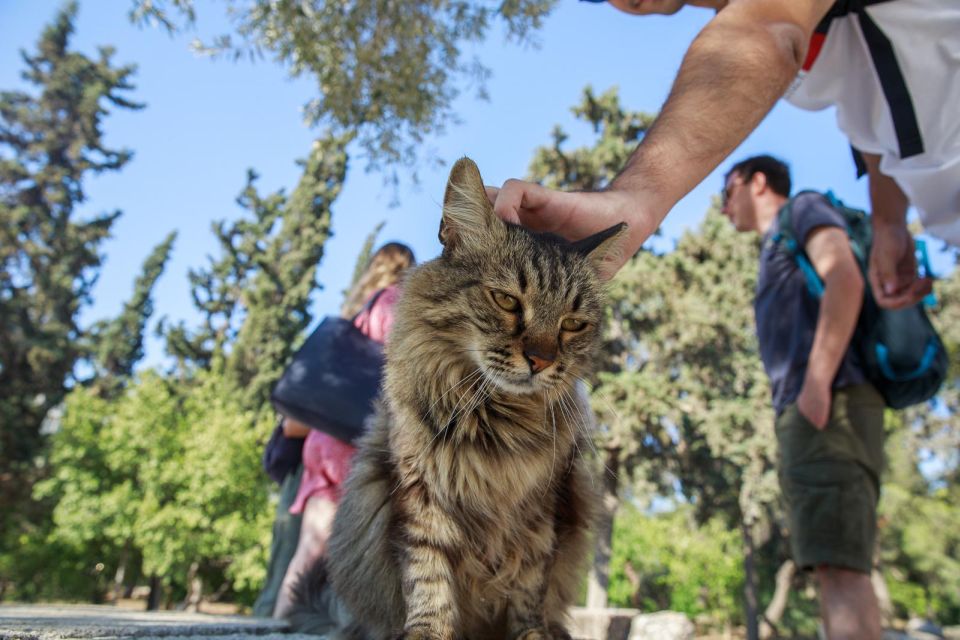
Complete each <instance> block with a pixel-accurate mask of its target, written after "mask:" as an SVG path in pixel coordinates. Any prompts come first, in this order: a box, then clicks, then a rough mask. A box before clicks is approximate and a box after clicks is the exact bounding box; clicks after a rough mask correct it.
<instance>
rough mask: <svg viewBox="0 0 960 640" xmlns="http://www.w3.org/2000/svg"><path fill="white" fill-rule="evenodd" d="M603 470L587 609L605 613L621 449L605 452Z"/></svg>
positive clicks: (613, 447) (588, 579)
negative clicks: (601, 494) (603, 610)
mask: <svg viewBox="0 0 960 640" xmlns="http://www.w3.org/2000/svg"><path fill="white" fill-rule="evenodd" d="M605 458H606V459H605V460H604V465H605V466H604V468H603V496H602V497H601V504H600V517H599V518H598V522H597V541H596V548H595V551H594V556H593V566H592V567H591V568H590V575H589V576H588V577H587V603H586V605H587V608H588V609H605V608H606V606H607V588H608V587H609V586H610V553H611V550H612V547H613V518H614V516H615V515H616V513H617V507H618V506H619V505H620V498H619V493H618V491H617V490H618V488H619V487H618V486H617V472H618V471H619V465H620V463H619V460H620V447H619V446H611V447H608V448H607V449H606V456H605Z"/></svg>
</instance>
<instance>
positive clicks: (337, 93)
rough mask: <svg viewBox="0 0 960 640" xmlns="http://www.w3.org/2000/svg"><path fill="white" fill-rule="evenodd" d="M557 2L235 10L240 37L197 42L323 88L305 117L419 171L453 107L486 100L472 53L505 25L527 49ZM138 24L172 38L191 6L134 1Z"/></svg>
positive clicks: (241, 3) (189, 18)
mask: <svg viewBox="0 0 960 640" xmlns="http://www.w3.org/2000/svg"><path fill="white" fill-rule="evenodd" d="M554 3H555V0H506V1H505V2H499V3H494V4H493V5H491V4H489V3H483V2H469V1H466V0H432V1H430V2H397V3H384V2H379V1H376V0H359V1H354V2H349V3H344V2H336V1H332V0H309V1H307V2H273V1H270V0H228V2H227V3H226V4H227V12H228V14H229V16H230V17H231V19H232V22H233V25H234V29H235V33H232V34H224V35H221V36H218V37H216V38H214V40H213V41H212V42H210V43H205V44H204V43H199V42H195V43H194V47H195V49H197V50H198V51H200V52H202V53H205V54H209V55H214V56H226V57H230V58H233V59H238V58H241V57H251V58H255V57H261V56H265V57H269V58H271V59H273V60H274V61H275V62H277V63H278V64H280V65H282V66H283V67H285V68H286V69H287V70H288V71H289V72H290V74H291V75H292V76H294V77H299V76H307V77H311V78H313V79H314V80H315V81H316V86H317V89H316V95H315V97H314V98H313V99H312V100H310V102H308V103H307V105H306V107H305V112H306V116H307V120H308V121H309V122H310V123H311V124H317V123H319V124H322V125H324V126H329V127H331V128H332V129H333V130H334V131H336V132H338V133H341V134H342V133H344V132H355V133H356V134H357V136H358V142H359V144H360V146H361V148H362V149H363V151H364V153H365V155H366V156H367V159H368V161H369V163H370V167H379V166H381V165H396V164H397V163H402V164H406V165H407V166H413V165H414V164H415V163H416V161H417V160H420V159H422V154H423V141H424V139H425V138H426V137H427V136H429V135H431V134H435V133H438V132H442V131H443V130H444V128H445V127H446V125H447V124H448V123H450V122H455V121H456V114H455V113H454V112H453V110H452V105H453V101H454V100H455V98H456V97H457V96H458V95H459V94H460V92H461V89H462V88H463V87H466V86H473V87H476V90H477V92H478V94H479V95H480V96H485V81H486V78H487V77H488V76H489V73H490V72H489V70H488V69H487V68H486V67H484V66H483V64H482V62H481V61H480V60H479V59H477V58H467V57H466V56H465V54H464V53H463V49H464V48H465V47H467V46H469V45H472V44H474V43H478V42H482V41H483V40H484V39H485V38H486V37H487V35H488V33H489V32H490V29H491V28H493V27H494V25H495V24H497V23H498V22H499V23H501V24H502V26H503V27H504V28H505V29H506V33H507V36H508V37H509V38H511V39H517V40H521V41H524V40H526V39H527V38H528V36H529V34H530V32H532V31H533V30H535V29H537V28H539V27H540V25H541V23H542V20H543V18H544V17H546V15H547V14H548V13H549V11H550V9H551V8H552V7H553V5H554ZM130 16H131V19H133V20H134V21H135V22H137V23H140V24H144V23H151V22H157V23H159V24H160V25H161V26H163V27H164V28H166V29H168V30H170V31H177V30H180V29H182V28H186V27H189V26H192V23H193V21H194V18H195V14H194V2H193V1H192V0H171V1H170V2H163V1H162V0H132V10H131V12H130Z"/></svg>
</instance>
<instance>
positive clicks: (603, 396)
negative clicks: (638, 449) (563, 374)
mask: <svg viewBox="0 0 960 640" xmlns="http://www.w3.org/2000/svg"><path fill="white" fill-rule="evenodd" d="M570 375H572V376H573V377H574V378H576V379H577V380H579V381H580V382H582V383H583V384H585V385H587V386H588V387H589V386H590V384H589V383H588V382H587V380H586V379H585V378H583V377H582V376H578V375H576V374H575V373H571V374H570ZM591 394H595V395H596V396H597V397H598V398H600V399H601V400H602V401H603V403H604V404H605V405H606V406H607V409H608V410H609V411H610V413H611V414H613V417H614V419H616V421H617V423H618V424H619V423H620V422H621V421H622V419H621V418H620V413H619V412H618V411H617V410H616V408H615V407H614V406H613V404H612V403H611V402H610V399H609V397H608V396H607V394H605V393H603V392H602V391H600V390H599V389H597V388H596V387H592V388H591Z"/></svg>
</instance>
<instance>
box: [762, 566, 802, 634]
mask: <svg viewBox="0 0 960 640" xmlns="http://www.w3.org/2000/svg"><path fill="white" fill-rule="evenodd" d="M796 573H797V565H796V564H794V562H793V560H787V561H786V562H784V563H783V564H782V565H780V568H779V569H777V583H776V589H775V590H774V592H773V597H772V598H771V599H770V604H768V605H767V609H766V611H764V612H763V622H761V623H760V638H761V640H768V639H769V638H773V637H774V633H775V628H776V625H777V623H778V622H780V618H782V617H783V612H784V610H786V608H787V599H788V598H789V596H790V585H792V584H793V576H794V575H795V574H796Z"/></svg>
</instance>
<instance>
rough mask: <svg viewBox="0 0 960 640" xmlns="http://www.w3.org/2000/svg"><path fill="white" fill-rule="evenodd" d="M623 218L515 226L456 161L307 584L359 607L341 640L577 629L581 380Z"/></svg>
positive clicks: (584, 411)
mask: <svg viewBox="0 0 960 640" xmlns="http://www.w3.org/2000/svg"><path fill="white" fill-rule="evenodd" d="M625 226H626V225H623V224H621V225H617V226H616V227H613V228H611V229H608V230H607V231H605V232H602V233H600V234H597V235H596V236H593V237H591V238H588V239H586V240H583V241H580V242H579V243H568V242H567V241H565V240H563V239H561V238H559V237H556V236H553V235H549V234H535V233H532V232H529V231H527V230H525V229H522V228H520V227H518V226H514V225H508V224H506V223H504V222H502V221H501V220H500V219H499V218H497V216H496V215H495V214H494V212H493V208H492V207H491V206H490V203H489V201H488V200H487V197H486V194H485V192H484V188H483V182H482V180H481V178H480V173H479V171H478V170H477V167H476V165H475V164H474V163H473V162H472V161H471V160H469V159H467V158H463V159H461V160H460V161H459V162H457V164H456V165H455V166H454V167H453V170H452V171H451V174H450V180H449V182H448V184H447V189H446V194H445V196H444V203H443V219H442V222H441V225H440V241H441V242H442V244H443V247H444V250H443V254H442V256H441V257H439V258H437V259H436V260H433V261H431V262H429V263H426V264H424V265H423V266H421V267H419V268H418V269H416V270H414V271H413V272H412V273H411V274H410V275H409V276H408V278H407V279H406V281H405V283H404V290H403V296H402V299H401V301H400V303H399V304H398V307H397V310H396V319H395V321H394V326H393V332H392V334H391V336H390V339H389V340H388V342H387V364H386V380H385V383H384V390H383V400H382V403H381V406H380V407H379V409H378V412H377V416H376V419H375V425H374V427H373V429H372V431H371V433H369V434H368V435H367V436H366V437H365V439H364V440H363V441H362V444H361V445H360V450H359V452H358V453H357V455H356V457H355V458H354V463H353V464H354V466H353V470H352V472H351V474H350V477H349V479H348V480H347V483H346V488H345V492H344V497H343V500H342V502H341V504H340V507H339V510H338V512H337V516H336V520H335V522H334V528H333V534H332V538H331V540H330V543H329V549H328V558H327V560H325V563H326V566H325V567H323V566H320V567H317V568H316V570H315V571H314V572H313V575H310V576H307V578H306V581H307V582H311V581H312V582H314V583H316V582H317V581H322V580H325V579H329V580H330V581H331V582H332V584H333V587H334V591H335V592H336V594H337V596H338V597H339V601H340V603H341V606H342V607H343V608H345V609H346V610H347V611H348V612H349V615H348V616H347V618H348V619H349V621H348V622H346V623H344V624H343V627H342V628H341V629H340V630H339V631H338V632H337V633H336V634H334V636H335V637H342V638H349V639H351V640H353V639H371V640H388V639H395V638H404V639H408V640H412V639H421V638H423V639H427V638H429V639H431V640H434V639H435V640H453V639H455V638H456V639H466V640H480V639H488V638H489V639H491V640H494V639H495V640H503V639H508V638H509V639H518V640H547V639H553V640H558V639H561V638H569V637H570V636H569V635H568V634H567V632H566V630H565V628H564V621H565V617H566V612H567V609H568V607H569V606H570V605H571V604H572V603H573V601H574V598H575V597H576V595H577V591H578V588H579V586H580V584H581V578H582V576H583V570H584V569H585V568H586V567H585V560H586V559H587V555H588V552H589V547H590V530H591V524H592V513H593V507H594V505H595V504H596V497H595V495H594V484H593V479H592V477H591V476H590V474H589V472H588V470H587V464H586V463H585V462H584V460H583V459H582V457H581V452H582V451H583V449H584V447H585V446H589V445H588V443H587V442H586V440H587V438H588V437H589V435H588V434H587V433H586V427H587V425H588V424H589V422H590V421H589V418H588V416H589V415H590V414H589V410H588V408H587V405H586V403H585V399H584V398H583V397H582V394H580V393H579V392H578V390H577V387H576V382H577V380H578V378H581V377H583V376H585V375H586V374H587V373H588V372H589V367H590V364H591V359H592V356H593V354H594V351H595V349H596V347H597V345H598V343H599V341H600V328H601V320H602V317H603V315H602V303H603V302H602V301H603V296H602V291H603V287H602V283H601V281H600V278H599V277H598V275H597V274H598V269H599V267H600V265H601V263H602V262H603V261H604V260H605V259H612V258H614V255H613V254H614V252H615V251H617V248H618V247H619V240H620V236H621V233H622V231H623V230H624V228H625ZM302 606H303V605H301V608H300V610H299V611H298V612H296V613H295V614H294V616H293V620H294V623H295V626H298V623H297V620H301V621H302V620H303V619H304V615H305V612H304V611H303V609H302ZM301 626H302V625H301Z"/></svg>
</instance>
